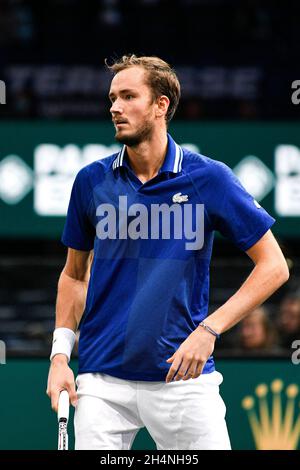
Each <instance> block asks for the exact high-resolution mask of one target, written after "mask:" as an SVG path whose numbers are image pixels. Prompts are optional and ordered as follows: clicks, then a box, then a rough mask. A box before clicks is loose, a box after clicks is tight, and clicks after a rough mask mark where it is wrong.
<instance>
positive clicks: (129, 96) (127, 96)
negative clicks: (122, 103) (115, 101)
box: [125, 95, 133, 100]
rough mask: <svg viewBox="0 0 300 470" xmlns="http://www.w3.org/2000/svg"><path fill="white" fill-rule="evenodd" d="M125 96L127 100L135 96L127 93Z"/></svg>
mask: <svg viewBox="0 0 300 470" xmlns="http://www.w3.org/2000/svg"><path fill="white" fill-rule="evenodd" d="M125 98H126V100H131V99H132V98H133V96H132V95H126V97H125Z"/></svg>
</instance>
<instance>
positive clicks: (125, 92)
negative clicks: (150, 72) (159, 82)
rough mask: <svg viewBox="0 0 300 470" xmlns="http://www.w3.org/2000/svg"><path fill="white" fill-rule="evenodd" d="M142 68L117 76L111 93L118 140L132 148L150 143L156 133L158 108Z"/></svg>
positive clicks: (126, 71)
mask: <svg viewBox="0 0 300 470" xmlns="http://www.w3.org/2000/svg"><path fill="white" fill-rule="evenodd" d="M146 73H147V72H146V71H145V70H144V69H143V68H141V67H130V68H128V69H125V70H122V71H121V72H118V73H117V74H116V75H115V76H114V78H113V80H112V82H111V87H110V91H109V98H110V100H111V103H112V105H111V108H110V112H111V115H112V120H113V123H114V126H115V129H116V135H115V138H116V140H117V141H119V142H121V143H122V144H126V145H128V146H129V147H132V146H136V145H138V144H140V143H141V142H144V141H145V140H148V139H149V138H150V137H151V135H152V133H153V129H154V123H155V109H156V104H155V102H154V101H153V97H152V95H151V90H150V88H149V86H148V85H147V84H146V77H145V74H146Z"/></svg>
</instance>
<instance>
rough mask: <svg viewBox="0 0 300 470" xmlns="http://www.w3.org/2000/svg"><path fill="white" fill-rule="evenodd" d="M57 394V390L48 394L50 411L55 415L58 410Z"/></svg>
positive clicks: (58, 391)
mask: <svg viewBox="0 0 300 470" xmlns="http://www.w3.org/2000/svg"><path fill="white" fill-rule="evenodd" d="M59 394H60V390H58V389H56V390H52V391H51V392H50V398H51V407H52V410H53V411H55V412H56V413H57V409H58V398H59Z"/></svg>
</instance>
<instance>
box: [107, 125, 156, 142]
mask: <svg viewBox="0 0 300 470" xmlns="http://www.w3.org/2000/svg"><path fill="white" fill-rule="evenodd" d="M153 127H154V126H153V124H152V123H151V122H149V121H147V122H145V124H144V125H143V126H142V127H141V128H140V129H138V130H137V131H136V132H135V134H131V135H124V136H122V135H120V136H119V135H118V133H116V135H115V139H116V141H117V142H120V144H124V145H127V146H128V147H137V146H138V145H140V144H141V143H142V142H145V141H146V140H150V138H151V136H152V134H153Z"/></svg>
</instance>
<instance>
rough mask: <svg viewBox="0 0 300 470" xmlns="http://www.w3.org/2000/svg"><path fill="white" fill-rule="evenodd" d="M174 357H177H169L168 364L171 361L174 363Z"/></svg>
mask: <svg viewBox="0 0 300 470" xmlns="http://www.w3.org/2000/svg"><path fill="white" fill-rule="evenodd" d="M174 356H175V353H174V354H173V356H171V357H169V359H167V360H166V362H171V361H173V359H174Z"/></svg>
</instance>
